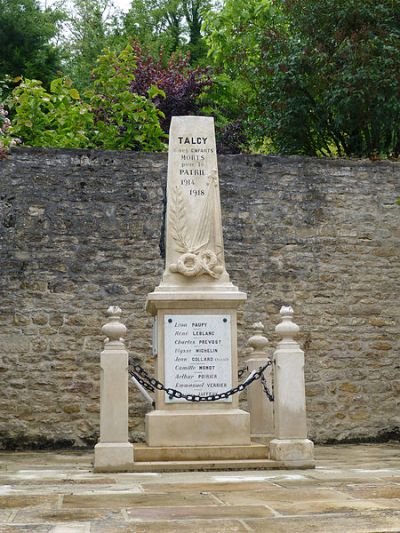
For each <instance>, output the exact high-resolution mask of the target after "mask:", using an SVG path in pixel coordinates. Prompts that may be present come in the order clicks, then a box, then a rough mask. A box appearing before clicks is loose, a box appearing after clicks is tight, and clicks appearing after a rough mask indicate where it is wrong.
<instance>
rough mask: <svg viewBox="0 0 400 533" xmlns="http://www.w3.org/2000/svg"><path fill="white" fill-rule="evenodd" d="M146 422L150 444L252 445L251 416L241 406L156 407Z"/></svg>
mask: <svg viewBox="0 0 400 533" xmlns="http://www.w3.org/2000/svg"><path fill="white" fill-rule="evenodd" d="M145 425H146V442H147V444H148V445H149V446H229V445H233V446H234V445H249V444H250V415H249V413H246V412H245V411H242V410H241V409H218V410H217V409H212V410H211V409H210V410H195V409H190V410H188V409H185V410H183V409H182V410H165V411H162V410H156V411H153V412H151V413H148V414H147V415H146V421H145Z"/></svg>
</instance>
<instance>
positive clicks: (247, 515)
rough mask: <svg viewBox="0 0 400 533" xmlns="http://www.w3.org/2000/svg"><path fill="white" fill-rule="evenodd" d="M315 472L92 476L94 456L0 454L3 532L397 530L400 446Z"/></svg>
mask: <svg viewBox="0 0 400 533" xmlns="http://www.w3.org/2000/svg"><path fill="white" fill-rule="evenodd" d="M316 457H317V468H316V469H315V470H279V471H257V470H251V471H236V472H235V471H223V472H190V473H188V472H186V473H185V472H168V473H157V472H151V473H150V472H143V473H126V474H123V473H120V474H93V473H92V461H93V453H92V452H37V453H30V452H23V453H6V452H1V453H0V463H1V468H0V533H17V532H25V533H27V532H28V533H31V532H32V533H42V532H43V533H152V532H157V533H177V532H180V531H182V532H183V531H184V532H185V533H202V532H205V533H213V532H215V533H228V532H240V533H242V532H249V531H254V532H257V531H259V532H267V531H268V532H272V533H279V532H284V533H296V532H299V533H300V532H301V533H304V532H307V531H310V532H311V531H312V532H313V533H385V532H397V533H399V532H400V445H398V444H387V445H358V446H347V445H346V446H326V447H316Z"/></svg>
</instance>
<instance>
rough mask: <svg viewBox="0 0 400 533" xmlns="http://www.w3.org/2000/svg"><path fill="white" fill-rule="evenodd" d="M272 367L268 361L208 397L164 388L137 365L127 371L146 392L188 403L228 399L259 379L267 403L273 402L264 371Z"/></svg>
mask: <svg viewBox="0 0 400 533" xmlns="http://www.w3.org/2000/svg"><path fill="white" fill-rule="evenodd" d="M271 365H272V361H268V362H267V363H266V364H265V365H262V366H260V367H259V368H258V370H255V371H253V372H251V373H250V374H249V376H248V378H247V379H245V380H244V381H243V383H241V384H240V385H237V386H236V387H233V388H232V389H228V390H227V391H225V392H221V393H219V394H210V395H208V396H199V395H197V394H184V393H183V392H180V391H178V390H176V389H173V388H171V387H165V385H163V383H161V381H158V379H156V378H153V377H152V376H150V375H149V374H148V373H147V372H146V370H145V369H144V368H142V367H141V366H140V365H138V364H131V367H132V368H130V369H129V374H130V375H131V376H132V377H134V378H135V379H136V380H137V381H138V382H139V383H140V384H141V385H142V386H143V387H144V388H145V389H146V390H148V391H150V392H154V391H155V390H162V391H164V392H165V393H166V394H167V395H168V397H169V399H170V400H171V399H172V398H177V399H182V400H186V401H188V402H216V401H218V400H224V399H226V398H229V397H230V396H232V395H233V394H236V393H238V392H242V391H243V390H245V389H246V388H247V387H248V386H249V385H251V384H252V383H253V381H256V380H257V379H261V383H262V384H263V388H264V391H265V394H266V395H267V398H268V399H269V401H271V402H273V401H274V397H273V395H272V394H271V393H270V391H269V389H268V387H267V382H266V380H265V377H264V374H263V373H264V371H265V370H266V369H267V368H268V367H269V366H271Z"/></svg>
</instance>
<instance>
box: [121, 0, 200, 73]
mask: <svg viewBox="0 0 400 533" xmlns="http://www.w3.org/2000/svg"><path fill="white" fill-rule="evenodd" d="M209 7H210V0H148V1H147V0H133V1H132V5H131V9H130V10H129V12H128V13H127V15H126V17H125V19H124V27H125V36H126V37H127V38H133V39H135V40H136V41H138V42H139V43H141V45H142V46H143V47H144V48H145V49H146V50H148V51H150V52H151V53H153V55H154V56H157V55H159V53H160V51H163V52H164V56H165V57H169V56H170V55H171V54H172V53H175V52H178V51H181V52H183V53H186V52H190V57H191V63H192V64H197V63H201V62H202V60H204V59H205V57H206V53H207V49H206V45H205V42H204V38H203V35H202V31H201V28H202V23H203V18H204V13H205V12H206V11H207V10H208V9H209Z"/></svg>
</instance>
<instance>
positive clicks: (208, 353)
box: [164, 315, 232, 403]
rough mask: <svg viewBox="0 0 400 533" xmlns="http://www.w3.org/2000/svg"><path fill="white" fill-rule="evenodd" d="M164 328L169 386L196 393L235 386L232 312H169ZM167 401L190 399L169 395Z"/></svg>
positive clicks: (167, 383)
mask: <svg viewBox="0 0 400 533" xmlns="http://www.w3.org/2000/svg"><path fill="white" fill-rule="evenodd" d="M164 332H165V385H166V386H167V387H171V388H174V389H176V390H178V391H180V392H182V393H184V394H192V395H196V396H209V395H212V394H218V393H221V392H224V391H226V390H227V389H230V388H231V387H232V363H231V319H230V316H229V315H166V316H165V318H164ZM165 401H166V402H167V403H171V402H180V403H182V402H184V403H188V402H187V401H186V400H182V399H176V398H172V399H169V398H168V396H167V395H166V398H165ZM220 401H225V402H226V401H232V398H227V399H225V400H220Z"/></svg>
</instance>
